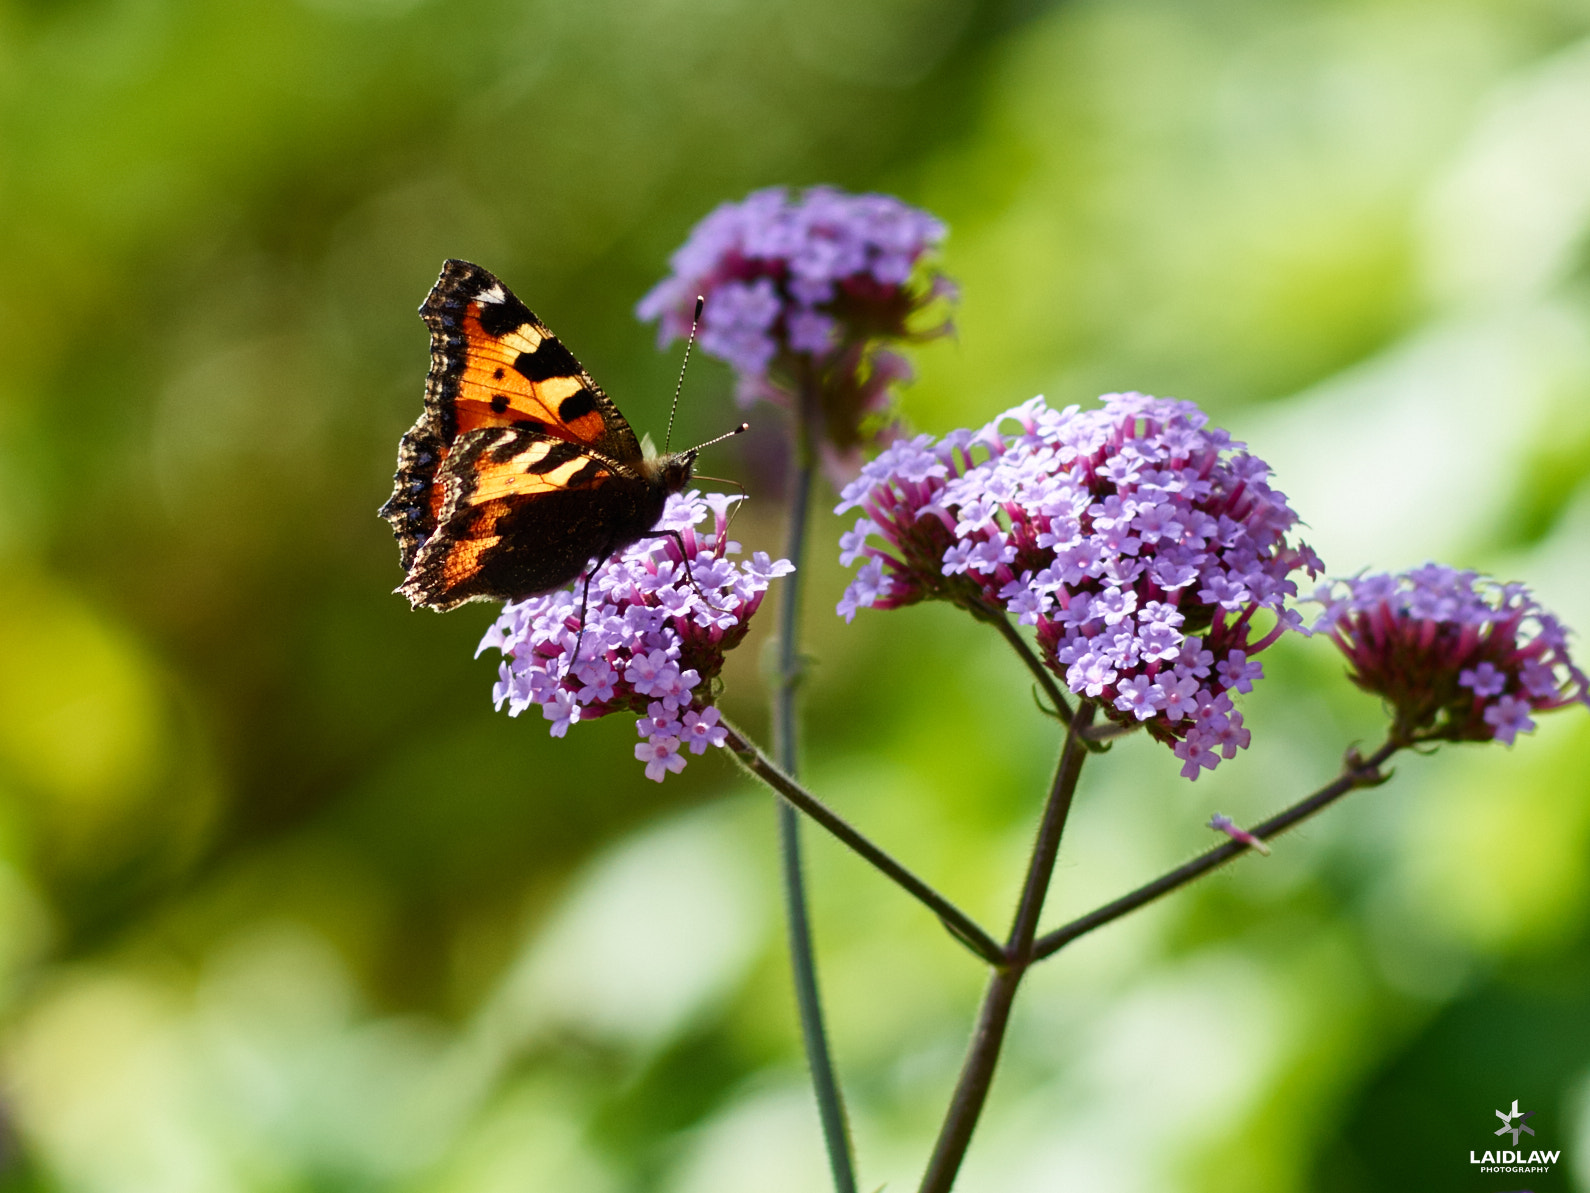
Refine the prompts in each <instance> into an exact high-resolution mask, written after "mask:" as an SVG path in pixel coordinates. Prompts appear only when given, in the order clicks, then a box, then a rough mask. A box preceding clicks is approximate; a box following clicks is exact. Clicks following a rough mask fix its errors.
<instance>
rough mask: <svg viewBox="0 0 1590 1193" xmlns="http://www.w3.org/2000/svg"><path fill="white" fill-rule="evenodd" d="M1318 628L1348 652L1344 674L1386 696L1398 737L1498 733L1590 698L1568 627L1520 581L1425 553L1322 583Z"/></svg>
mask: <svg viewBox="0 0 1590 1193" xmlns="http://www.w3.org/2000/svg"><path fill="white" fill-rule="evenodd" d="M1314 599H1315V600H1316V601H1318V602H1320V603H1321V604H1322V605H1324V606H1325V612H1324V613H1323V614H1322V615H1321V616H1320V618H1319V620H1318V621H1317V622H1316V623H1315V629H1316V630H1323V631H1326V632H1328V633H1329V634H1330V636H1331V639H1332V640H1333V641H1334V642H1335V643H1336V645H1337V646H1339V647H1341V649H1342V653H1343V654H1345V655H1346V656H1347V660H1348V662H1350V663H1351V664H1352V671H1351V672H1349V678H1351V679H1352V681H1353V682H1354V683H1355V684H1357V685H1358V686H1359V687H1361V688H1363V689H1364V690H1365V691H1367V692H1374V693H1375V694H1376V695H1379V696H1381V697H1383V698H1384V699H1385V701H1386V703H1387V704H1388V705H1390V706H1391V710H1392V716H1393V718H1394V732H1395V733H1396V734H1398V735H1399V736H1401V737H1402V738H1403V739H1404V740H1406V741H1410V742H1412V741H1500V742H1503V743H1505V744H1507V745H1511V744H1512V742H1513V739H1514V738H1515V737H1516V736H1517V735H1518V734H1520V733H1528V732H1530V731H1531V730H1533V729H1534V728H1535V722H1534V721H1533V720H1531V719H1530V714H1531V713H1535V712H1545V711H1548V710H1550V709H1554V708H1562V707H1564V706H1565V705H1568V704H1573V703H1575V702H1576V701H1577V702H1586V703H1590V691H1587V688H1590V685H1587V684H1586V681H1585V674H1584V672H1583V671H1581V670H1579V668H1578V667H1576V666H1575V665H1574V663H1573V660H1572V659H1571V658H1569V657H1568V641H1567V639H1568V634H1567V631H1566V630H1565V629H1564V628H1563V626H1562V624H1561V623H1560V622H1558V621H1557V619H1556V618H1555V617H1553V616H1552V615H1551V614H1550V613H1547V612H1546V611H1545V610H1544V609H1542V608H1541V607H1540V605H1539V604H1538V603H1537V602H1536V601H1535V599H1534V597H1532V596H1531V595H1530V593H1529V590H1528V589H1526V588H1525V587H1524V586H1523V585H1522V584H1502V583H1499V582H1498V581H1495V580H1491V579H1487V578H1484V577H1481V576H1480V575H1479V574H1478V573H1477V572H1466V571H1458V570H1457V569H1455V568H1449V567H1444V566H1442V565H1440V564H1435V563H1427V564H1425V565H1424V566H1423V567H1420V568H1415V569H1414V570H1412V571H1410V572H1404V573H1402V574H1401V575H1395V576H1394V575H1389V574H1387V573H1384V572H1382V573H1378V574H1376V575H1366V576H1357V577H1354V578H1353V579H1350V580H1338V581H1335V582H1333V583H1328V584H1323V585H1321V586H1320V588H1319V590H1318V591H1317V592H1316V593H1315V595H1314Z"/></svg>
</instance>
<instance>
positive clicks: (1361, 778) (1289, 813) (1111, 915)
mask: <svg viewBox="0 0 1590 1193" xmlns="http://www.w3.org/2000/svg"><path fill="white" fill-rule="evenodd" d="M1401 748H1402V743H1401V742H1399V741H1396V740H1394V739H1388V740H1387V741H1386V743H1385V744H1384V745H1382V746H1381V747H1380V749H1378V750H1376V751H1375V752H1374V753H1373V754H1371V755H1370V756H1369V757H1368V758H1359V757H1357V756H1356V755H1354V756H1352V757H1350V758H1349V760H1348V763H1347V765H1346V767H1345V768H1344V769H1343V771H1342V773H1341V774H1340V775H1338V776H1337V777H1336V778H1335V779H1333V780H1332V781H1331V782H1329V783H1327V784H1325V786H1323V787H1321V788H1320V789H1319V790H1318V791H1316V792H1314V794H1312V795H1310V796H1308V797H1307V798H1306V799H1303V800H1300V801H1298V802H1297V803H1295V804H1293V805H1292V806H1291V807H1290V808H1287V809H1286V810H1285V811H1284V812H1279V813H1277V814H1276V815H1274V816H1272V817H1270V819H1268V820H1266V821H1265V822H1264V823H1263V824H1260V825H1257V826H1256V827H1254V828H1251V829H1249V830H1248V831H1249V832H1250V833H1252V834H1253V835H1254V836H1255V837H1257V838H1258V839H1259V840H1261V841H1268V840H1269V839H1270V838H1271V837H1277V836H1280V834H1282V833H1284V832H1285V831H1286V830H1287V829H1289V828H1291V827H1292V826H1293V825H1295V824H1297V823H1299V822H1300V821H1303V820H1307V819H1308V818H1309V817H1310V816H1312V815H1314V813H1316V812H1318V811H1320V810H1321V809H1322V808H1327V807H1329V806H1330V805H1331V804H1333V803H1335V802H1336V801H1337V800H1339V799H1341V797H1342V796H1344V795H1346V794H1347V793H1348V792H1349V791H1356V790H1357V789H1358V788H1360V787H1375V786H1378V785H1379V784H1380V783H1383V782H1384V781H1385V776H1384V775H1382V774H1381V773H1380V767H1381V764H1382V763H1384V762H1385V761H1386V760H1387V759H1388V758H1390V757H1391V756H1392V755H1393V754H1395V753H1396V752H1397V751H1398V750H1400V749H1401ZM1250 848H1251V846H1249V845H1246V844H1244V843H1243V842H1241V841H1227V842H1226V843H1225V844H1224V845H1217V846H1215V848H1213V849H1211V850H1209V851H1208V852H1207V853H1203V854H1200V855H1199V856H1198V857H1195V858H1194V859H1193V860H1192V861H1190V862H1187V863H1186V864H1185V865H1181V866H1177V867H1176V869H1174V870H1172V871H1170V872H1169V873H1167V874H1162V875H1160V876H1159V877H1158V878H1156V879H1154V881H1153V882H1149V883H1145V884H1144V885H1142V886H1140V887H1138V888H1137V889H1136V890H1135V891H1132V892H1130V893H1129V894H1125V895H1122V896H1121V897H1120V898H1119V899H1116V900H1114V901H1113V902H1110V903H1106V904H1105V905H1104V906H1103V907H1100V908H1097V909H1095V910H1093V911H1090V912H1088V914H1087V915H1084V916H1078V917H1077V918H1076V919H1074V920H1072V921H1071V922H1070V923H1069V924H1064V925H1062V926H1061V927H1059V928H1056V929H1055V930H1054V931H1053V932H1046V933H1044V934H1043V936H1041V937H1039V939H1038V941H1037V942H1036V943H1035V944H1034V945H1033V950H1032V959H1033V960H1034V961H1041V960H1043V959H1044V958H1045V957H1049V956H1052V955H1053V954H1055V953H1057V952H1059V951H1060V950H1061V949H1063V948H1065V946H1066V945H1068V944H1070V943H1071V942H1072V941H1073V940H1075V939H1076V938H1077V937H1079V936H1085V935H1087V934H1088V933H1089V932H1092V931H1093V930H1094V929H1095V928H1102V927H1103V926H1104V925H1105V924H1108V923H1110V922H1111V921H1113V920H1118V919H1120V918H1121V917H1122V916H1123V915H1127V914H1129V913H1130V912H1134V911H1136V910H1137V909H1138V908H1139V907H1144V906H1147V905H1148V904H1150V903H1152V902H1154V900H1156V899H1160V898H1163V897H1164V896H1166V895H1168V894H1170V893H1171V892H1172V891H1174V890H1179V889H1180V888H1181V887H1184V886H1186V885H1187V884H1188V883H1189V882H1192V881H1193V880H1194V879H1195V878H1201V877H1203V876H1204V875H1205V874H1207V873H1209V871H1211V870H1214V869H1217V868H1218V867H1220V866H1223V865H1225V864H1226V863H1227V862H1229V861H1230V860H1231V859H1232V858H1234V857H1237V856H1239V855H1240V854H1243V853H1246V852H1247V851H1248V850H1249V849H1250Z"/></svg>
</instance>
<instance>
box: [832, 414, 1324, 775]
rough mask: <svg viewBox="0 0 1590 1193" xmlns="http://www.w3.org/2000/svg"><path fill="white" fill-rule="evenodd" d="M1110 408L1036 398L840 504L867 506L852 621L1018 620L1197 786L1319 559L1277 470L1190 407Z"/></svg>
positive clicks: (890, 471) (871, 476) (955, 436)
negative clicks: (942, 608) (1279, 487)
mask: <svg viewBox="0 0 1590 1193" xmlns="http://www.w3.org/2000/svg"><path fill="white" fill-rule="evenodd" d="M1102 401H1103V403H1104V405H1103V408H1102V409H1099V410H1088V411H1083V410H1079V409H1078V408H1077V407H1075V406H1072V407H1068V408H1067V409H1065V410H1059V411H1057V410H1052V409H1050V408H1049V407H1048V406H1047V405H1046V404H1045V402H1044V400H1043V399H1042V398H1034V399H1033V400H1032V401H1030V402H1027V403H1025V404H1023V405H1021V406H1018V407H1017V408H1015V409H1014V410H1010V411H1007V412H1006V413H1005V414H1003V415H1001V416H1000V417H999V418H997V419H995V420H994V422H992V423H990V424H989V425H988V426H986V427H984V428H982V429H981V430H979V431H975V432H973V431H964V430H963V431H955V432H952V433H951V434H949V435H947V436H945V437H944V438H943V439H942V440H940V441H938V442H937V443H935V442H933V441H932V439H931V438H930V437H928V436H926V435H923V436H919V437H918V438H916V439H913V440H901V441H898V442H896V443H894V444H892V445H891V446H890V447H889V448H887V449H886V450H885V451H884V452H883V453H882V454H880V455H879V456H878V457H877V459H875V460H873V461H872V462H871V463H869V464H868V465H867V466H866V467H865V468H864V469H863V472H862V475H861V477H860V478H858V479H857V480H856V481H855V482H853V483H852V484H850V485H849V486H847V487H846V488H845V490H844V493H843V494H842V497H843V500H842V501H841V502H840V504H839V507H838V509H837V511H836V512H839V513H843V512H845V511H846V510H849V509H860V510H861V511H862V512H863V514H864V516H863V517H862V518H860V519H859V520H858V521H857V522H856V524H855V527H854V528H853V529H852V530H851V531H850V532H849V533H847V534H846V535H845V536H844V537H843V538H842V539H841V540H840V546H841V549H842V552H843V553H842V555H841V557H840V558H841V562H843V563H846V564H849V563H853V562H854V561H856V560H857V559H861V560H864V562H863V564H862V566H861V569H860V571H859V572H858V573H857V574H856V576H855V578H854V579H853V580H852V581H851V584H850V586H849V588H848V589H847V590H846V591H845V594H844V598H843V599H842V600H841V601H840V603H839V612H840V614H842V615H843V616H844V617H845V618H846V619H847V620H849V619H850V618H853V617H854V616H855V613H856V610H857V609H860V608H862V607H864V606H871V607H873V608H880V609H888V608H895V607H898V606H901V605H908V604H912V603H914V602H916V601H920V600H924V599H929V598H938V599H945V600H951V601H954V602H955V603H957V604H960V605H962V606H963V607H965V608H967V609H969V610H971V611H972V612H973V613H974V614H976V615H978V616H980V617H984V618H988V617H1003V616H1005V615H1006V614H1007V613H1008V614H1015V615H1016V617H1017V619H1018V620H1019V621H1020V623H1021V624H1023V625H1031V626H1035V627H1036V628H1037V637H1038V645H1039V653H1040V655H1041V657H1042V658H1043V660H1044V662H1045V663H1046V664H1047V665H1048V666H1049V667H1050V668H1051V669H1052V670H1053V671H1054V672H1055V673H1056V674H1057V675H1059V676H1060V677H1061V678H1062V679H1063V680H1064V681H1065V683H1066V685H1067V686H1068V687H1069V688H1070V689H1071V691H1073V692H1075V693H1077V694H1078V695H1080V696H1085V697H1086V698H1087V699H1089V700H1093V701H1096V702H1097V703H1098V706H1099V708H1100V709H1101V710H1102V711H1103V713H1104V714H1105V715H1106V716H1107V717H1109V718H1110V719H1111V720H1113V721H1115V722H1117V723H1118V724H1122V725H1142V726H1144V727H1145V728H1147V730H1148V731H1149V732H1150V733H1151V734H1152V735H1153V736H1154V737H1155V738H1157V739H1159V740H1160V741H1163V742H1165V743H1167V744H1168V745H1170V746H1171V747H1172V749H1173V750H1174V752H1175V754H1176V756H1177V757H1178V758H1180V759H1181V760H1182V762H1183V766H1182V771H1181V773H1182V774H1183V775H1184V776H1186V777H1187V778H1189V779H1196V778H1197V777H1198V774H1199V772H1200V770H1203V769H1209V770H1212V769H1214V767H1215V766H1216V765H1218V763H1219V761H1220V759H1221V758H1222V757H1225V758H1232V757H1234V756H1235V754H1236V752H1237V750H1238V749H1241V748H1244V747H1246V746H1247V744H1248V739H1249V732H1248V730H1247V729H1245V728H1244V727H1243V724H1242V714H1241V713H1239V712H1238V711H1237V710H1236V709H1235V707H1234V706H1233V704H1232V696H1233V695H1234V694H1236V693H1239V692H1248V691H1251V690H1252V687H1253V682H1254V681H1255V680H1256V679H1259V678H1260V677H1261V676H1262V675H1263V674H1264V668H1263V667H1262V666H1261V665H1260V664H1259V663H1257V662H1255V661H1254V656H1255V655H1256V654H1258V653H1259V652H1260V651H1262V650H1264V649H1265V648H1266V647H1268V646H1269V645H1271V644H1272V643H1273V642H1274V641H1275V640H1276V639H1277V638H1279V637H1280V636H1281V635H1282V634H1283V633H1284V632H1286V631H1287V630H1289V629H1299V628H1301V618H1300V617H1299V615H1298V614H1297V613H1296V612H1294V611H1292V610H1290V609H1287V608H1286V607H1285V599H1286V598H1287V597H1289V596H1295V595H1296V592H1297V587H1296V585H1295V584H1294V583H1293V582H1292V580H1290V579H1289V578H1288V577H1289V575H1290V574H1291V573H1292V572H1293V571H1294V570H1296V569H1298V568H1305V569H1307V570H1308V571H1309V573H1310V574H1313V575H1317V574H1318V573H1319V568H1320V564H1319V560H1318V558H1317V557H1316V556H1315V555H1314V553H1313V551H1311V550H1310V549H1309V548H1308V547H1307V546H1304V545H1297V546H1292V545H1290V544H1288V542H1287V540H1286V535H1287V532H1288V531H1290V530H1291V529H1292V527H1293V526H1294V524H1295V523H1296V522H1297V515H1296V514H1294V513H1293V512H1292V510H1291V508H1290V507H1289V506H1288V505H1287V503H1286V498H1285V496H1284V495H1283V494H1281V493H1279V492H1277V491H1276V490H1274V489H1272V488H1271V487H1270V486H1269V484H1268V483H1267V478H1268V477H1269V474H1270V470H1269V467H1268V466H1267V465H1266V464H1265V463H1264V461H1263V460H1260V459H1259V458H1257V457H1256V456H1253V455H1250V454H1249V453H1248V452H1246V451H1245V450H1243V444H1241V443H1238V442H1235V441H1234V440H1232V439H1231V437H1230V436H1229V435H1228V434H1226V432H1224V431H1221V430H1218V429H1216V428H1211V427H1208V426H1207V422H1208V420H1207V418H1206V417H1205V415H1204V414H1203V413H1202V412H1201V411H1200V410H1199V409H1198V408H1197V407H1196V406H1195V405H1193V404H1192V403H1191V402H1178V401H1174V400H1171V399H1166V398H1153V397H1148V396H1146V395H1144V394H1135V393H1129V394H1109V395H1106V396H1105V397H1104V398H1103V399H1102ZM1007 423H1014V424H1015V427H1014V429H1013V430H1012V431H1011V432H1010V433H1006V432H1005V431H1004V430H1002V427H1003V426H1004V425H1005V424H1007ZM874 538H876V539H879V540H882V545H877V544H875V543H874V542H873V541H872V540H873V539H874ZM1260 610H1265V611H1266V614H1267V620H1268V623H1269V624H1268V626H1267V627H1260V626H1256V625H1255V624H1254V619H1255V615H1256V614H1257V613H1258V612H1259V611H1260ZM1305 632H1306V631H1305Z"/></svg>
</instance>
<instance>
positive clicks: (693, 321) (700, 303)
mask: <svg viewBox="0 0 1590 1193" xmlns="http://www.w3.org/2000/svg"><path fill="white" fill-rule="evenodd" d="M706 305H707V300H706V298H705V297H704V296H703V295H700V294H698V295H696V313H695V314H694V315H692V316H690V338H689V339H688V340H686V341H685V358H684V360H683V361H681V362H680V364H679V384H678V385H676V386H674V404H673V407H672V409H670V410H669V411H668V434H667V435H665V436H664V437H663V455H667V454H668V448H669V445H670V444H672V443H673V441H674V415H675V414H677V413H679V395H680V394H682V393H684V391H685V370H686V369H687V368H689V367H690V349H692V348H694V347H695V346H696V328H697V327H699V326H700V325H701V309H702V308H703V307H704V306H706ZM702 446H705V444H703V445H702Z"/></svg>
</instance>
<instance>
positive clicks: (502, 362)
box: [381, 261, 641, 569]
mask: <svg viewBox="0 0 1590 1193" xmlns="http://www.w3.org/2000/svg"><path fill="white" fill-rule="evenodd" d="M420 317H421V318H423V319H424V320H425V324H426V326H427V327H429V328H430V331H431V368H430V372H429V374H428V375H427V376H426V379H425V409H424V411H423V413H421V415H420V417H419V420H418V421H417V422H416V423H415V424H414V426H413V427H412V428H410V430H409V431H408V433H407V434H405V435H404V436H403V439H402V442H401V443H399V445H398V469H397V476H396V477H395V478H394V485H393V490H392V496H391V498H390V499H389V500H388V501H387V503H386V504H385V505H384V506H382V507H381V516H382V517H384V518H386V519H387V520H388V521H389V522H391V524H392V531H393V533H394V534H395V535H396V536H397V540H398V546H399V551H400V554H401V558H402V562H403V566H404V568H405V569H411V568H412V567H413V565H414V561H415V559H416V557H417V556H418V555H419V553H420V549H421V547H422V546H423V545H424V544H425V543H426V541H427V540H428V539H429V538H430V537H431V535H432V534H433V533H434V532H435V531H436V529H437V528H438V526H440V525H441V524H442V523H443V521H444V514H443V508H442V507H443V504H444V502H445V501H446V500H447V495H446V493H445V492H444V487H443V485H442V483H441V478H442V469H443V465H444V462H445V461H446V460H447V459H448V458H449V456H450V455H451V454H452V453H453V451H454V450H455V446H456V444H457V443H458V442H459V441H461V440H462V439H463V438H464V437H466V436H468V435H470V434H471V433H472V432H475V431H479V430H483V429H489V428H512V429H515V430H519V431H526V432H534V433H536V434H538V435H540V436H543V437H546V438H551V439H559V440H563V441H566V442H568V443H570V444H574V445H578V446H583V447H586V448H589V449H591V450H592V451H593V452H594V453H595V454H596V455H598V456H601V457H605V458H606V459H608V460H610V461H614V462H615V463H618V464H620V465H622V466H625V467H628V468H631V469H633V468H634V467H635V466H636V465H638V464H639V462H640V459H641V450H640V444H639V443H638V442H637V441H636V439H635V432H634V431H633V430H631V429H630V425H629V423H628V422H627V421H625V419H624V416H623V415H622V414H620V413H619V411H618V407H616V406H614V405H613V402H612V400H611V399H610V398H609V397H608V396H607V395H606V394H605V393H603V392H602V389H601V387H600V386H598V385H597V384H596V382H595V381H593V380H592V379H591V376H590V374H589V373H587V372H586V371H585V369H584V368H583V367H582V366H581V365H580V362H579V361H578V360H576V359H575V357H574V354H573V353H572V352H570V351H569V350H568V349H567V348H565V347H564V346H563V344H562V342H561V341H560V340H559V339H558V338H557V337H556V336H555V335H553V334H552V332H551V331H550V330H549V329H548V328H547V326H546V324H544V323H542V322H541V320H539V319H537V318H536V317H535V314H534V313H533V312H532V311H531V310H530V308H529V307H527V306H525V305H524V303H522V302H520V301H519V299H518V298H516V297H515V296H514V294H513V292H512V291H511V290H509V289H508V287H507V286H505V285H503V284H502V282H500V281H499V280H498V279H497V278H496V277H494V276H493V275H492V274H491V273H489V272H488V271H486V270H484V269H482V268H481V267H480V266H478V265H472V264H470V263H469V262H467V261H448V262H447V263H446V264H445V265H443V266H442V273H441V276H440V277H439V278H437V280H436V285H435V286H434V287H432V289H431V292H430V295H429V296H428V297H427V298H426V300H425V304H424V305H423V306H422V307H421V308H420Z"/></svg>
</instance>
